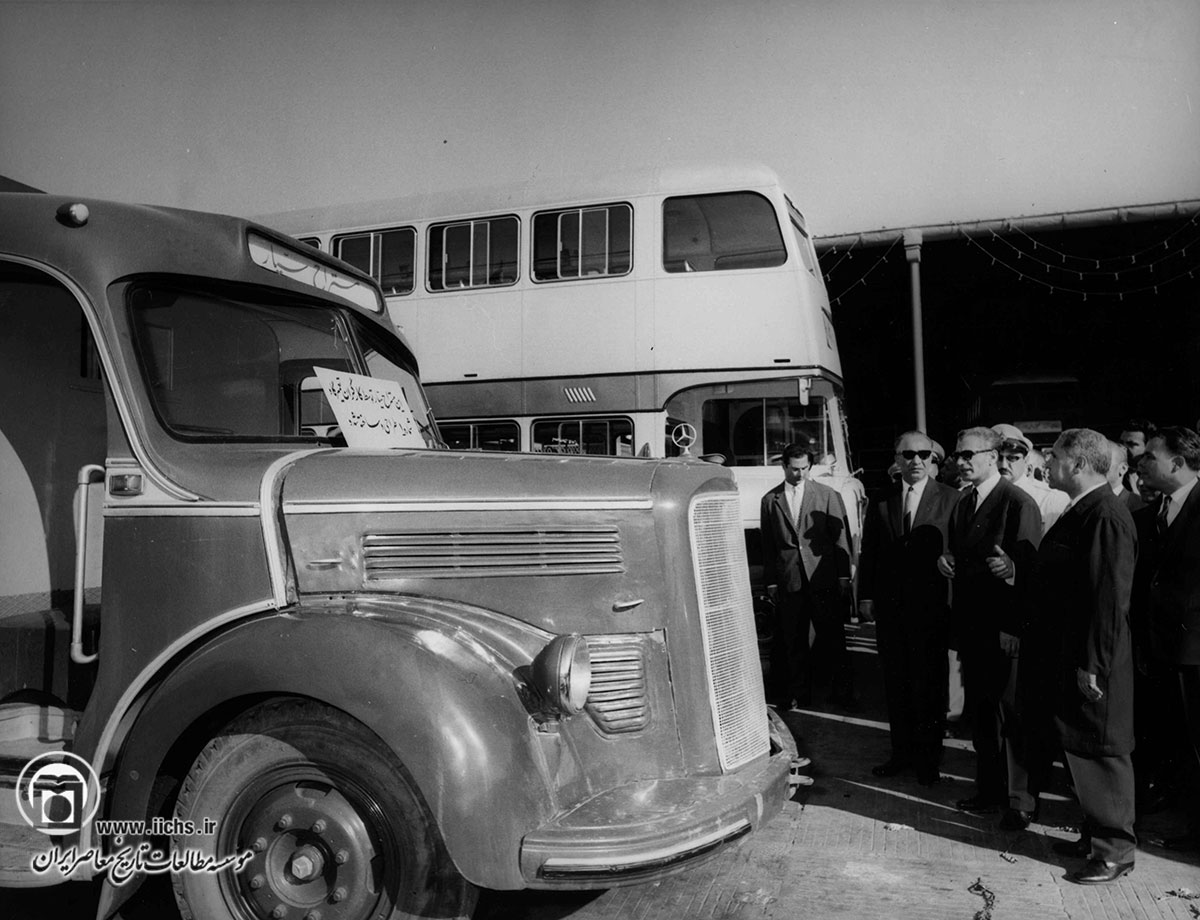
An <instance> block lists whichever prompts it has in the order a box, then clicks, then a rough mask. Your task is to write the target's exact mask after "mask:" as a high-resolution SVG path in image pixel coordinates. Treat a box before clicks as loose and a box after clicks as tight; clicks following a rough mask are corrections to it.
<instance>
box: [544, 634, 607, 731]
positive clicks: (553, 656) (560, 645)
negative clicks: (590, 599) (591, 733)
mask: <svg viewBox="0 0 1200 920" xmlns="http://www.w3.org/2000/svg"><path fill="white" fill-rule="evenodd" d="M530 671H531V677H532V679H533V685H534V687H536V688H537V690H538V692H539V693H541V694H542V696H543V697H544V698H545V699H546V700H547V701H548V702H549V703H550V704H551V705H552V706H553V707H554V708H555V709H557V710H558V711H559V712H561V713H563V714H564V715H575V713H577V712H582V711H583V707H584V704H585V703H587V696H588V690H589V689H590V687H591V683H592V657H591V653H590V652H589V650H588V644H587V640H586V639H585V638H584V637H583V636H581V635H578V634H577V633H571V634H570V635H566V636H556V637H555V638H553V639H551V640H550V641H549V642H548V643H546V647H545V648H543V649H542V650H541V651H540V652H538V653H537V657H536V658H534V659H533V665H532V667H531V668H530Z"/></svg>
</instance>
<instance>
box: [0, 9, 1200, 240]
mask: <svg viewBox="0 0 1200 920" xmlns="http://www.w3.org/2000/svg"><path fill="white" fill-rule="evenodd" d="M729 158H736V159H753V160H758V161H761V162H763V163H765V164H767V165H768V166H771V167H772V168H774V169H775V170H776V171H777V172H778V173H779V174H780V176H781V177H782V179H783V181H784V184H785V186H786V187H787V188H788V190H789V192H790V194H791V195H792V197H793V199H794V200H795V201H796V203H797V204H798V205H799V206H800V208H801V210H803V211H805V213H806V214H807V216H808V218H809V223H810V226H811V229H812V230H813V232H815V233H816V234H817V235H830V234H836V233H847V232H853V231H860V230H871V229H877V228H881V227H903V226H911V225H915V224H925V223H941V222H947V221H957V220H963V221H966V220H978V219H985V218H995V217H1015V216H1019V215H1026V214H1042V213H1052V212H1057V211H1072V210H1083V209H1091V208H1106V207H1117V206H1125V205H1135V204H1148V203H1156V202H1162V201H1174V200H1181V199H1193V198H1200V2H1197V0H1130V2H1117V0H1028V2H1025V0H810V2H801V0H736V2H735V0H725V2H714V0H694V2H684V0H591V2H581V0H481V2H461V0H460V2H456V0H429V2H426V0H408V2H390V3H383V2H369V3H368V2H357V3H356V2H337V3H335V2H330V0H325V2H318V3H308V2H282V0H281V2H262V0H246V2H238V3H224V2H160V3H133V2H103V0H92V2H77V3H72V2H28V3H23V2H8V0H0V175H6V176H8V177H10V178H13V179H16V180H18V181H20V182H25V183H27V184H30V185H34V186H37V187H39V188H43V189H46V190H48V191H51V192H61V193H66V194H75V195H81V196H89V197H101V198H116V199H119V200H124V201H138V202H148V203H154V204H164V205H176V206H181V207H190V208H200V209H204V210H215V211H224V212H227V213H233V214H241V215H247V216H249V215H255V214H262V213H267V212H274V211H282V210H288V209H292V208H299V207H305V206H311V205H323V204H337V203H344V202H351V201H359V200H365V199H370V198H384V197H395V196H400V195H407V194H411V193H415V192H419V191H423V190H437V189H448V188H453V187H460V186H478V185H491V184H497V183H504V182H509V181H525V180H529V179H535V178H537V177H539V176H548V177H555V178H559V177H565V176H569V175H572V174H587V173H596V172H604V173H608V172H611V171H613V170H614V169H619V168H622V167H624V166H645V165H656V164H659V163H665V162H668V161H671V160H676V159H684V160H689V161H694V160H697V159H714V160H720V159H729Z"/></svg>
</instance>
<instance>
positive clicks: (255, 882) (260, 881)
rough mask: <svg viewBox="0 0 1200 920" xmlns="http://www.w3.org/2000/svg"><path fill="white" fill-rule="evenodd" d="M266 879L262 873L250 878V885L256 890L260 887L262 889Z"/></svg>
mask: <svg viewBox="0 0 1200 920" xmlns="http://www.w3.org/2000/svg"><path fill="white" fill-rule="evenodd" d="M266 881H267V880H266V879H265V878H263V877H262V876H261V875H256V876H254V878H252V879H250V887H251V888H253V889H254V890H255V891H258V889H260V888H261V887H262V886H263V885H264V884H265V883H266Z"/></svg>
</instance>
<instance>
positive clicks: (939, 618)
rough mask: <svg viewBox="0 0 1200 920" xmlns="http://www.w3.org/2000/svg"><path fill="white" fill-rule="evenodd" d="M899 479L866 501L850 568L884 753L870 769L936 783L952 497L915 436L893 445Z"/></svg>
mask: <svg viewBox="0 0 1200 920" xmlns="http://www.w3.org/2000/svg"><path fill="white" fill-rule="evenodd" d="M895 451H896V463H897V465H898V466H899V467H900V477H901V478H900V482H897V483H892V484H891V485H890V486H888V487H887V488H886V489H884V490H883V491H882V492H880V493H879V495H878V496H876V497H875V498H873V499H872V500H871V503H870V505H869V506H868V508H867V513H866V518H865V520H864V522H863V542H862V552H861V553H860V554H859V563H858V596H859V601H858V611H859V615H860V616H861V617H862V619H864V620H868V621H869V620H871V619H874V620H875V636H876V642H877V645H878V649H879V657H880V660H881V662H882V664H883V681H884V690H885V692H886V695H887V711H888V727H889V730H890V733H891V741H892V756H891V757H890V758H889V759H888V760H887V761H886V762H885V763H882V764H880V765H879V766H877V767H875V768H873V769H872V770H871V772H872V773H874V774H875V775H876V776H895V775H896V774H897V773H900V772H901V771H903V770H906V769H909V768H913V769H915V770H916V773H917V781H918V782H919V783H921V785H923V786H931V785H933V784H934V783H936V782H937V781H938V763H939V761H940V759H941V753H942V711H943V709H944V708H945V707H944V706H943V697H944V695H945V694H944V688H945V683H946V680H947V673H946V666H947V659H946V652H947V634H948V629H949V610H948V608H947V600H948V593H947V590H946V589H947V583H946V579H945V578H943V577H942V576H941V575H940V574H939V573H938V570H937V560H938V557H939V556H941V555H942V553H944V552H945V551H946V536H947V532H948V530H949V526H950V512H951V511H952V510H953V509H954V506H955V504H957V502H958V500H959V498H960V497H961V493H960V492H959V491H958V490H956V489H952V488H950V487H949V486H945V485H942V484H941V483H940V482H936V481H935V480H934V475H933V470H934V466H933V442H932V441H930V439H929V438H928V437H927V436H926V435H925V434H924V433H923V432H920V431H907V432H905V433H904V434H902V435H901V436H900V437H899V439H897V441H896V446H895Z"/></svg>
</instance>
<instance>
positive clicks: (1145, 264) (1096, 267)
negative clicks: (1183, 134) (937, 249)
mask: <svg viewBox="0 0 1200 920" xmlns="http://www.w3.org/2000/svg"><path fill="white" fill-rule="evenodd" d="M1195 222H1196V221H1195V218H1194V217H1193V219H1192V220H1190V221H1188V224H1187V225H1185V226H1184V227H1181V228H1179V229H1178V230H1176V231H1175V232H1174V233H1172V234H1170V235H1169V236H1167V237H1166V238H1165V239H1163V240H1162V241H1161V245H1162V246H1163V247H1164V250H1163V251H1165V252H1166V255H1161V256H1160V257H1159V258H1156V259H1152V260H1146V259H1145V258H1143V260H1142V261H1141V262H1140V263H1139V262H1138V261H1137V257H1138V256H1139V255H1141V256H1145V254H1146V253H1148V252H1154V251H1157V250H1158V248H1159V245H1160V243H1155V244H1154V245H1153V246H1148V247H1146V248H1145V249H1142V250H1139V251H1138V252H1136V253H1131V254H1130V255H1121V256H1113V257H1109V258H1104V259H1096V258H1085V257H1083V256H1071V257H1070V258H1072V259H1075V260H1076V261H1078V262H1090V263H1092V265H1093V268H1083V267H1076V266H1074V265H1072V266H1069V267H1068V266H1067V265H1066V256H1065V255H1064V254H1062V253H1058V252H1057V250H1054V249H1051V248H1050V247H1045V246H1044V247H1043V248H1045V249H1048V250H1049V251H1051V252H1054V253H1055V254H1057V255H1060V256H1062V257H1063V259H1062V264H1055V263H1053V262H1048V261H1045V260H1044V259H1041V258H1039V257H1038V256H1035V255H1033V254H1032V253H1030V252H1026V251H1025V250H1023V249H1021V248H1019V247H1018V246H1016V245H1014V244H1013V243H1012V241H1011V240H1009V239H1007V238H1006V237H1004V236H1002V235H1001V234H999V233H997V232H996V231H995V230H989V231H988V232H989V233H990V234H991V238H992V240H993V241H995V242H997V243H999V244H1000V245H1002V246H1005V247H1007V248H1008V249H1009V250H1011V251H1013V252H1015V253H1016V254H1017V259H1018V260H1020V259H1021V258H1022V257H1024V258H1028V259H1031V260H1033V261H1034V262H1037V263H1038V264H1040V265H1042V266H1043V267H1045V269H1046V271H1047V272H1049V271H1050V269H1052V268H1053V269H1055V270H1057V271H1061V272H1064V273H1067V274H1071V275H1075V276H1076V278H1077V280H1080V281H1082V280H1083V278H1084V276H1090V277H1103V276H1106V275H1113V276H1114V279H1115V277H1116V276H1118V275H1119V274H1120V272H1118V271H1114V270H1113V269H1112V268H1103V269H1102V268H1101V267H1100V266H1101V265H1102V264H1104V263H1114V262H1124V261H1125V260H1129V266H1128V267H1126V269H1125V271H1126V272H1130V271H1142V270H1147V271H1149V272H1151V273H1153V272H1154V269H1155V266H1161V265H1162V264H1163V263H1164V262H1170V261H1173V260H1174V259H1175V258H1176V257H1177V256H1178V255H1180V254H1182V255H1183V256H1186V255H1187V250H1188V248H1189V247H1191V246H1195V245H1200V237H1196V238H1192V239H1189V240H1187V241H1186V243H1185V244H1184V245H1183V246H1182V247H1181V248H1180V249H1176V250H1173V249H1171V246H1170V242H1169V241H1170V240H1171V239H1173V238H1174V237H1175V236H1177V235H1178V234H1179V233H1180V232H1181V231H1182V230H1185V229H1189V228H1190V227H1191V226H1192V225H1194V224H1195ZM1021 233H1022V235H1023V236H1024V237H1025V238H1026V239H1028V240H1030V241H1031V242H1034V243H1036V242H1037V241H1036V240H1034V239H1033V238H1032V237H1031V236H1029V234H1027V233H1025V232H1024V231H1021Z"/></svg>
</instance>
